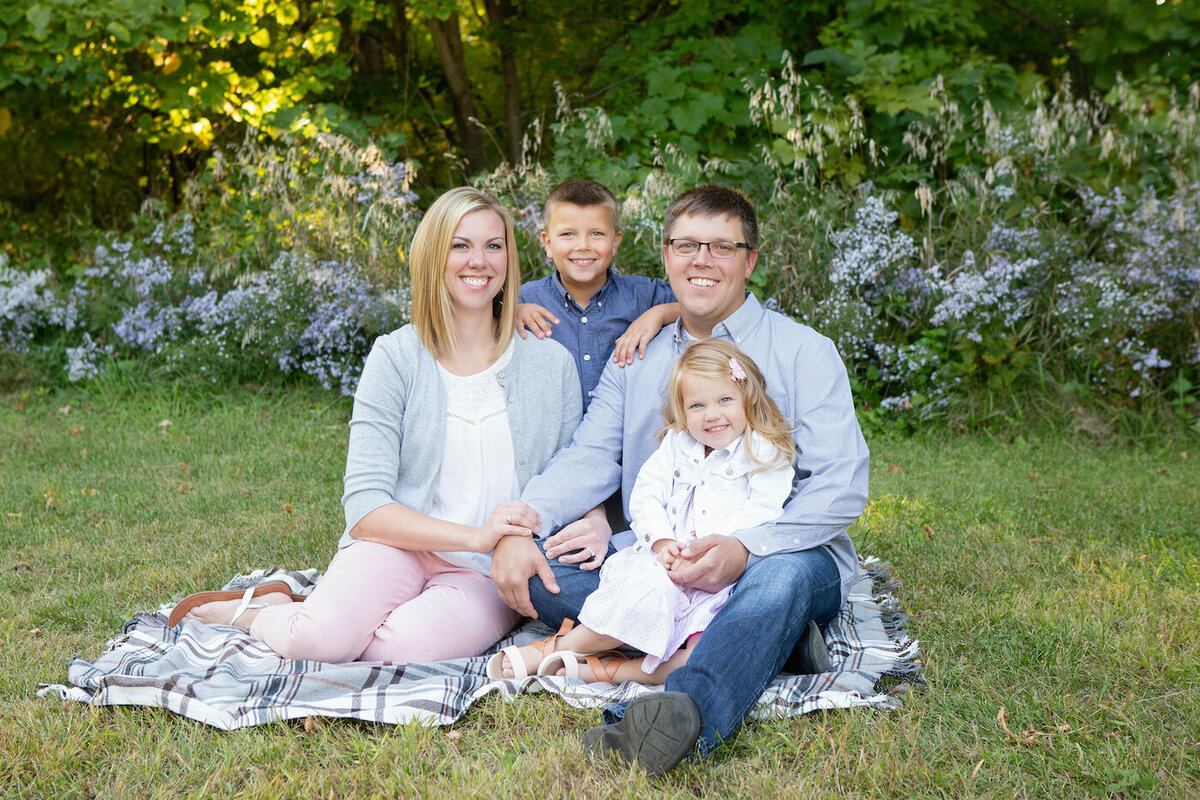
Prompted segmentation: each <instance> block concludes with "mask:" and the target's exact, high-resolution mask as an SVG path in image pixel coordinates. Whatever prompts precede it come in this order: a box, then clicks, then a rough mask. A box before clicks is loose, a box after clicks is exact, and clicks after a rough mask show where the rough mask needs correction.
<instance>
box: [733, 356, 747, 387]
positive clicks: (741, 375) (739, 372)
mask: <svg viewBox="0 0 1200 800" xmlns="http://www.w3.org/2000/svg"><path fill="white" fill-rule="evenodd" d="M729 378H730V380H733V381H744V380H746V370H744V369H742V365H741V364H739V363H738V360H737V359H736V358H733V357H732V356H730V358H729Z"/></svg>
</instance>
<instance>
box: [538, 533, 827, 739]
mask: <svg viewBox="0 0 1200 800" xmlns="http://www.w3.org/2000/svg"><path fill="white" fill-rule="evenodd" d="M609 552H610V554H611V553H612V552H613V549H612V548H611V547H610V548H609ZM550 563H551V566H552V567H553V569H554V574H555V576H556V577H557V578H558V585H559V590H560V591H559V593H558V594H557V595H554V594H550V593H549V592H547V591H546V590H545V587H543V586H542V582H541V580H540V579H539V578H537V577H536V576H535V577H534V578H532V579H530V581H529V594H530V597H531V599H532V601H533V605H534V607H535V608H536V609H537V611H538V615H539V616H540V618H541V619H542V621H543V622H545V623H546V624H547V625H550V626H551V627H555V628H557V627H558V625H559V624H560V623H561V622H562V620H563V619H564V618H569V619H578V614H579V609H580V608H581V607H582V606H583V601H584V600H585V599H586V598H587V596H588V595H589V594H591V593H592V591H594V590H595V588H596V586H597V585H598V584H599V582H600V576H599V575H598V572H599V570H594V571H590V572H585V571H583V570H580V569H578V568H576V567H575V566H573V565H562V564H558V563H557V562H553V561H552V562H550ZM840 599H841V576H840V575H839V573H838V568H837V563H836V562H835V561H834V560H833V556H831V555H829V553H828V552H826V551H825V550H824V548H815V549H813V550H805V551H803V552H799V553H778V554H776V555H772V556H768V557H766V558H763V559H760V560H759V561H757V562H756V563H755V564H754V565H753V566H751V567H750V568H748V569H747V570H746V572H745V573H744V574H743V575H742V578H741V580H739V581H738V583H737V586H736V587H735V588H734V590H733V594H732V595H731V596H730V598H729V602H727V603H726V604H725V606H724V608H722V609H721V610H720V612H718V613H717V616H716V618H715V619H713V621H712V623H711V624H710V625H709V626H708V629H707V630H706V631H705V632H704V635H703V636H701V637H700V641H699V642H697V643H696V648H695V650H693V651H692V655H691V657H690V658H689V659H688V662H687V664H685V665H683V666H682V667H680V668H679V669H677V670H675V671H674V672H672V673H671V674H670V675H669V676H667V685H666V688H667V690H668V691H673V692H685V693H686V694H688V695H691V697H692V699H693V700H695V701H696V705H698V706H699V707H700V713H701V714H702V715H703V719H704V722H703V724H702V725H701V729H700V740H699V741H698V742H697V743H696V749H697V750H698V752H699V754H700V755H701V756H706V755H708V754H709V753H711V752H712V751H713V750H715V749H716V748H717V746H718V745H719V744H720V743H721V742H723V741H726V740H728V739H730V738H731V737H732V736H733V735H734V734H735V733H737V731H738V729H739V728H740V727H741V726H742V720H744V719H745V718H746V714H748V713H749V712H750V709H752V708H753V707H754V704H755V702H757V701H758V698H759V697H760V696H761V695H762V693H763V690H764V689H765V688H766V687H767V684H769V683H770V682H771V681H773V680H774V679H775V677H776V676H777V675H778V674H779V673H780V671H782V670H783V666H784V664H785V663H786V662H787V660H788V657H789V656H790V655H791V654H792V650H793V649H795V647H796V643H797V642H798V641H799V639H800V635H801V634H802V633H804V629H805V628H806V627H807V626H808V623H809V621H810V620H814V619H815V620H816V621H817V622H818V624H824V623H827V622H829V621H830V620H832V619H833V617H834V615H835V614H836V613H837V611H838V605H839V601H840ZM625 705H626V704H625V703H615V704H613V705H611V706H609V707H608V708H606V709H604V721H605V722H606V723H612V722H615V721H616V720H618V719H620V718H621V717H622V716H624V714H625Z"/></svg>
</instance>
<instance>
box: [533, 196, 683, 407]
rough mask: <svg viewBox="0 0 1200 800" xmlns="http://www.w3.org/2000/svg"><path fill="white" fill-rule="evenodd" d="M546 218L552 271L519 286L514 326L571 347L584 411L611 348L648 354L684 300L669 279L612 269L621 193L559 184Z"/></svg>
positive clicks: (623, 360)
mask: <svg viewBox="0 0 1200 800" xmlns="http://www.w3.org/2000/svg"><path fill="white" fill-rule="evenodd" d="M545 218H546V222H545V228H544V229H543V230H542V246H543V247H545V248H546V255H548V256H549V257H550V259H551V260H552V261H553V262H554V274H553V275H550V276H549V277H546V278H542V279H541V280H536V281H529V282H527V283H525V284H524V285H523V286H522V287H521V305H519V306H517V330H518V331H519V332H520V334H521V336H522V337H524V336H525V335H526V332H525V329H526V328H528V329H529V330H531V331H533V333H534V335H536V336H537V337H538V338H539V339H542V338H545V337H546V336H550V335H551V334H552V333H553V335H554V338H555V339H557V340H558V341H559V342H561V343H562V344H563V345H564V346H565V347H566V348H567V350H569V351H571V354H572V355H573V356H575V365H576V366H577V367H578V368H579V381H580V383H581V384H582V386H583V407H584V410H585V411H586V410H587V406H588V403H589V402H590V401H591V393H592V390H593V389H595V388H596V384H597V383H598V382H599V381H600V373H601V372H603V371H604V364H605V362H606V361H607V359H608V355H609V353H612V357H613V361H615V362H617V363H618V364H620V365H622V366H625V365H626V364H632V363H633V354H634V352H635V351H636V352H637V353H638V355H639V356H643V355H645V353H646V344H647V343H648V342H649V341H650V340H651V339H653V338H654V337H655V336H656V335H657V334H658V332H659V331H660V330H661V329H662V327H663V326H664V325H669V324H670V323H672V322H674V321H675V320H677V319H678V318H679V304H678V303H676V302H675V295H674V294H673V293H672V292H671V287H670V286H669V285H668V284H667V282H666V281H663V280H656V279H653V278H647V277H645V276H642V275H621V274H619V273H618V272H617V271H616V270H615V269H613V266H612V263H613V258H614V257H615V256H616V254H617V248H618V247H619V246H620V244H621V231H620V229H619V228H618V226H617V200H616V198H615V197H613V195H612V192H610V191H609V190H608V189H607V188H606V187H604V186H603V185H601V184H599V183H596V182H595V181H584V180H571V181H566V182H564V183H560V184H559V185H558V186H556V187H554V189H552V190H551V191H550V194H549V195H548V196H547V197H546V206H545ZM555 312H557V314H558V316H555ZM552 325H557V326H559V327H558V331H557V332H555V331H554V328H553V327H552Z"/></svg>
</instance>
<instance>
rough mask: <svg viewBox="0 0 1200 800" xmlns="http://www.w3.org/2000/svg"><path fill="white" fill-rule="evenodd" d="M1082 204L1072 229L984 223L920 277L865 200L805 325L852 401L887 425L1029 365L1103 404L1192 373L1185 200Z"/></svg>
mask: <svg viewBox="0 0 1200 800" xmlns="http://www.w3.org/2000/svg"><path fill="white" fill-rule="evenodd" d="M1083 201H1084V205H1085V206H1086V208H1087V209H1088V210H1089V215H1088V216H1087V218H1086V220H1085V224H1084V225H1083V226H1082V230H1071V229H1069V228H1067V227H1065V226H1064V225H1063V224H1062V223H1061V221H1059V220H1056V219H1055V218H1053V217H1043V218H1040V219H1036V220H1030V221H1028V222H1027V223H1024V226H1023V227H1018V226H1015V225H1012V224H1010V223H1008V222H1007V221H1003V220H994V221H992V223H991V226H990V228H989V229H987V230H986V232H984V233H983V235H982V236H981V241H978V242H976V243H968V244H969V245H970V246H968V247H966V248H964V249H962V250H961V251H959V252H957V253H947V254H946V258H945V260H944V261H942V262H940V263H938V262H935V263H933V264H930V265H928V266H925V265H924V264H923V263H922V255H921V250H920V248H918V246H917V244H916V242H915V241H914V239H913V236H912V235H910V234H909V233H907V232H905V231H903V230H901V229H900V227H899V225H898V219H899V214H898V213H897V212H896V211H894V210H890V209H888V208H887V207H886V205H885V204H884V203H883V201H882V200H881V199H880V198H878V197H877V196H873V195H871V196H868V197H867V198H866V200H865V201H864V202H863V203H862V204H861V205H860V206H859V208H858V209H857V211H856V213H855V216H854V220H853V222H852V224H850V225H849V226H847V227H845V228H843V229H840V230H836V231H834V232H833V233H832V234H831V236H830V241H831V242H832V244H833V250H834V254H833V257H832V258H831V260H830V262H829V267H828V274H827V277H828V287H827V288H826V290H825V294H824V296H823V297H820V298H816V299H815V302H814V303H813V305H812V311H811V312H810V314H809V315H808V318H809V319H810V321H811V322H812V323H813V324H814V325H815V326H817V327H818V328H820V329H821V330H823V331H825V332H826V333H828V334H829V335H831V336H833V337H834V339H835V340H836V341H837V343H838V346H839V348H840V350H841V352H842V354H843V356H844V357H845V358H846V359H847V361H848V362H849V365H850V368H851V370H852V372H853V373H854V374H855V376H856V378H857V379H858V381H857V382H858V385H859V391H860V398H861V399H862V400H865V401H866V402H867V403H868V404H870V405H877V406H878V407H879V408H881V409H884V410H888V411H915V412H919V413H924V414H928V413H931V412H933V411H935V410H937V409H940V408H943V407H944V406H945V405H946V404H947V403H948V402H949V401H950V399H951V398H953V397H954V396H955V395H961V394H963V393H964V392H966V391H971V390H980V389H983V390H993V391H995V390H1002V389H1004V388H1006V387H1010V386H1012V385H1014V384H1015V383H1018V382H1020V381H1021V380H1023V379H1026V378H1028V377H1029V376H1030V374H1031V369H1032V367H1033V365H1034V363H1035V361H1037V362H1038V363H1040V364H1041V366H1042V367H1043V369H1049V370H1050V371H1051V372H1053V373H1055V374H1057V377H1058V378H1059V379H1060V380H1062V381H1064V382H1066V381H1073V382H1076V383H1082V384H1083V385H1086V386H1087V387H1088V388H1089V389H1090V390H1091V391H1094V392H1097V393H1099V394H1102V395H1105V396H1107V397H1109V398H1110V401H1111V402H1115V403H1118V404H1120V403H1122V402H1125V401H1126V400H1128V399H1129V398H1137V397H1139V396H1143V395H1149V394H1154V393H1161V392H1163V391H1164V390H1165V389H1166V387H1167V386H1168V385H1169V384H1171V383H1172V382H1173V380H1175V379H1176V378H1177V376H1178V375H1180V374H1181V373H1180V370H1191V371H1193V372H1194V370H1195V368H1196V366H1197V365H1198V364H1200V333H1198V328H1197V324H1196V323H1197V309H1198V308H1200V243H1198V242H1197V237H1196V231H1197V230H1198V228H1197V223H1198V222H1200V220H1198V219H1197V217H1198V215H1200V186H1197V185H1195V184H1193V185H1188V186H1184V187H1182V188H1181V189H1179V190H1178V191H1177V192H1175V193H1174V194H1172V195H1171V197H1169V198H1167V199H1165V200H1159V199H1158V198H1157V197H1156V196H1155V193H1154V192H1153V191H1149V192H1147V194H1146V196H1145V197H1144V198H1142V199H1141V200H1139V201H1136V202H1132V201H1129V200H1127V199H1126V198H1125V197H1124V196H1123V195H1122V193H1121V192H1120V191H1119V190H1113V191H1112V192H1111V193H1109V194H1107V195H1099V194H1096V193H1094V192H1090V193H1089V192H1085V193H1084V195H1083Z"/></svg>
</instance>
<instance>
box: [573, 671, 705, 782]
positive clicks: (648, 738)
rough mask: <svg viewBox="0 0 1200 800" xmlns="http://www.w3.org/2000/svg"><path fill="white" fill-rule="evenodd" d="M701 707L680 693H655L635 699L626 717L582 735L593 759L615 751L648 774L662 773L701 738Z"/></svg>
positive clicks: (586, 748)
mask: <svg viewBox="0 0 1200 800" xmlns="http://www.w3.org/2000/svg"><path fill="white" fill-rule="evenodd" d="M701 721H702V718H701V716H700V707H699V706H697V705H696V701H695V700H693V699H692V698H691V697H690V696H689V695H687V694H684V693H683V692H655V693H654V694H648V695H642V696H641V697H637V698H634V699H633V700H632V701H631V702H630V703H629V705H628V706H627V707H626V708H625V716H624V717H622V718H621V719H619V720H617V721H616V722H615V723H614V724H612V725H601V726H599V727H596V728H591V729H589V730H587V731H585V732H584V734H583V748H584V750H586V751H587V754H588V755H589V756H591V757H592V758H596V757H598V756H600V755H601V754H603V753H608V752H612V753H617V754H618V755H620V756H621V758H623V759H625V760H626V761H628V762H630V763H634V762H636V763H637V764H638V766H640V767H641V768H642V769H644V770H646V772H647V773H649V774H650V775H662V774H663V773H665V772H668V771H670V770H671V768H673V767H674V766H675V765H676V764H678V763H679V762H680V761H682V760H683V759H684V758H685V757H686V756H687V755H688V753H690V752H692V748H693V747H695V746H696V739H698V738H699V737H700V723H701Z"/></svg>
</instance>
